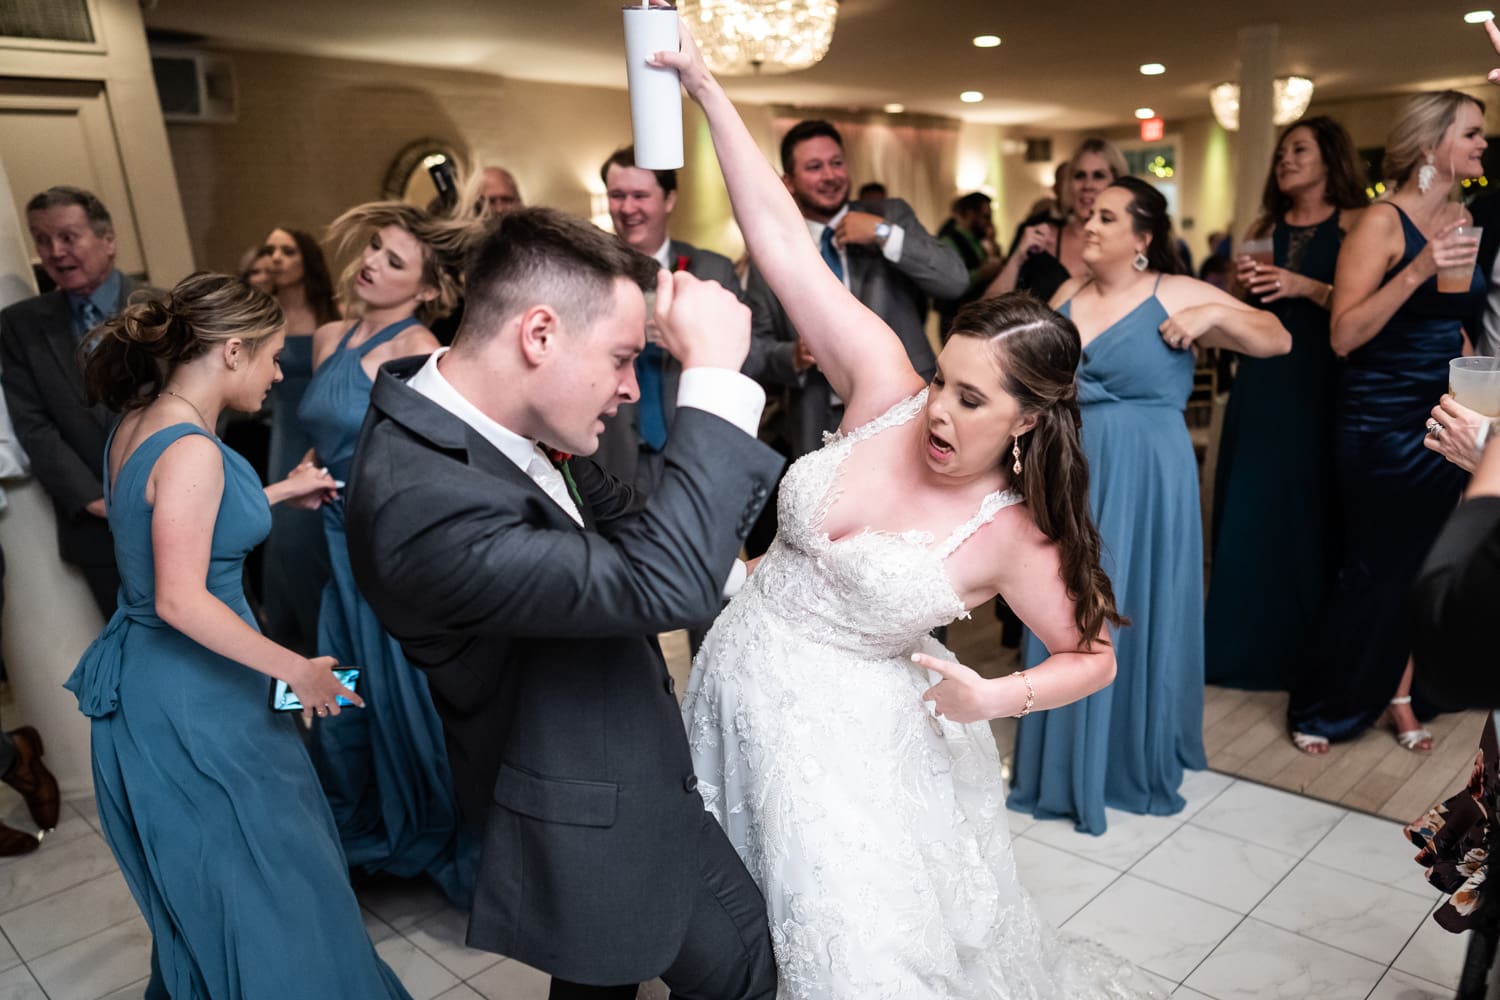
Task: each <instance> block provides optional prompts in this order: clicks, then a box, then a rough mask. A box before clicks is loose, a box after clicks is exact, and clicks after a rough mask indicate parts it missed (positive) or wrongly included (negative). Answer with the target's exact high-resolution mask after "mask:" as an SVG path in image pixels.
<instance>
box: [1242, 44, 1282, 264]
mask: <svg viewBox="0 0 1500 1000" xmlns="http://www.w3.org/2000/svg"><path fill="white" fill-rule="evenodd" d="M1276 36H1277V29H1276V26H1275V25H1274V24H1269V25H1261V26H1258V27H1253V28H1241V29H1240V31H1239V54H1240V135H1239V150H1238V152H1237V153H1236V155H1235V184H1234V191H1235V197H1234V238H1235V240H1236V241H1238V240H1240V239H1241V238H1242V236H1243V235H1244V233H1245V230H1247V229H1249V228H1250V225H1251V223H1253V222H1254V221H1255V219H1256V217H1257V216H1258V215H1259V214H1260V201H1261V194H1262V192H1263V191H1264V190H1265V183H1266V171H1267V169H1269V167H1270V163H1271V154H1272V153H1273V152H1274V151H1275V149H1276V125H1275V123H1274V122H1273V121H1272V120H1271V116H1272V114H1273V113H1274V91H1273V88H1274V87H1275V84H1274V82H1273V81H1274V80H1275V77H1276V45H1277V42H1276Z"/></svg>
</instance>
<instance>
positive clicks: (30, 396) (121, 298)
mask: <svg viewBox="0 0 1500 1000" xmlns="http://www.w3.org/2000/svg"><path fill="white" fill-rule="evenodd" d="M26 224H27V227H28V228H29V229H30V230H31V238H32V240H33V241H35V243H36V250H37V255H38V256H40V257H41V258H42V267H43V268H44V269H45V270H46V272H47V276H48V277H49V278H51V279H52V281H53V283H55V284H56V285H57V288H55V289H54V290H52V291H50V292H46V293H45V294H42V295H38V296H36V297H35V298H30V299H23V300H22V301H20V302H17V303H15V304H14V305H12V306H10V307H8V308H7V309H5V310H3V311H0V365H3V372H0V385H3V386H4V389H5V403H6V406H7V407H9V409H10V418H11V422H12V423H13V424H15V428H16V438H17V439H18V440H19V441H20V442H21V446H22V447H23V448H25V449H26V453H27V454H28V455H29V456H31V471H32V472H33V473H34V474H35V475H36V478H37V480H38V481H39V482H40V483H41V484H42V488H43V489H45V490H46V491H47V495H48V496H50V497H51V498H52V504H53V507H54V508H56V511H57V547H58V550H59V552H60V554H61V555H62V558H63V560H64V561H65V562H70V563H72V564H73V565H75V566H77V567H78V568H79V569H80V570H82V571H83V575H84V578H85V579H86V580H87V581H88V585H89V590H90V591H92V592H93V595H94V601H95V602H96V603H97V604H98V605H99V610H100V612H101V613H102V614H103V615H104V617H105V618H108V617H109V616H110V615H112V614H114V610H115V593H116V591H118V590H119V588H120V575H119V573H118V571H117V570H116V568H115V547H114V540H113V539H112V538H111V537H110V533H109V523H108V522H107V521H106V520H105V515H104V485H103V479H102V476H103V473H102V471H101V467H102V465H103V462H104V442H105V440H106V439H107V438H108V436H109V428H110V426H111V425H112V424H113V423H114V419H115V415H114V414H112V413H110V412H109V411H108V410H106V409H105V408H104V407H102V406H90V405H89V402H88V397H87V394H86V393H85V391H84V387H83V369H82V366H81V364H80V361H79V345H80V344H81V343H82V341H83V337H84V335H85V334H86V333H88V332H89V331H90V330H92V329H93V328H94V327H95V326H98V325H99V324H100V323H102V322H104V321H105V320H106V319H109V318H110V317H111V316H113V315H115V314H116V313H117V312H119V311H120V310H121V309H123V308H124V307H125V303H126V302H127V301H128V300H129V298H130V296H131V294H132V293H134V292H135V291H137V290H138V289H139V288H141V287H143V286H141V285H138V284H137V283H136V282H135V281H132V280H131V279H130V278H128V277H126V276H125V275H123V274H121V273H120V272H119V271H117V270H115V228H114V222H113V220H112V219H111V218H110V215H109V210H108V209H106V208H105V207H104V205H103V203H101V202H100V201H99V199H98V198H96V197H94V195H93V194H91V193H90V192H88V191H84V190H83V189H81V188H74V187H51V188H48V189H47V190H45V191H43V192H42V193H41V194H39V195H36V196H35V197H34V198H32V199H31V200H30V201H29V202H27V204H26Z"/></svg>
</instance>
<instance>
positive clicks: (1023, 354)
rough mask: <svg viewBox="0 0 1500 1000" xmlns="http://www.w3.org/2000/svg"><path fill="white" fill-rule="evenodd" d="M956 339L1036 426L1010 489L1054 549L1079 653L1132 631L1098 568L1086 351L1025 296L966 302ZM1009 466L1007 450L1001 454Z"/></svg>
mask: <svg viewBox="0 0 1500 1000" xmlns="http://www.w3.org/2000/svg"><path fill="white" fill-rule="evenodd" d="M952 336H955V337H978V338H981V339H983V340H986V341H988V342H989V345H990V347H991V348H992V349H993V350H994V351H995V353H996V355H998V357H999V360H1000V370H1001V373H1002V377H1003V380H1004V386H1005V391H1006V392H1008V393H1010V395H1011V396H1012V397H1014V398H1015V401H1016V402H1017V404H1019V405H1020V408H1021V414H1022V415H1023V416H1031V417H1035V418H1036V426H1035V427H1034V428H1032V430H1031V431H1030V432H1028V433H1026V434H1023V435H1021V438H1020V441H1019V444H1020V448H1021V471H1020V473H1019V474H1016V473H1012V474H1011V488H1012V489H1013V490H1015V491H1016V492H1018V493H1020V494H1021V496H1023V497H1024V498H1025V499H1026V505H1027V508H1028V509H1029V510H1030V511H1031V517H1032V519H1033V520H1034V521H1036V525H1037V527H1038V528H1040V529H1041V530H1042V534H1044V535H1046V536H1047V537H1048V538H1050V539H1052V541H1054V542H1056V543H1057V547H1058V549H1059V550H1060V554H1061V557H1062V558H1061V562H1062V566H1061V575H1062V580H1063V584H1064V585H1066V587H1067V588H1068V596H1069V597H1071V598H1072V599H1073V601H1074V606H1073V618H1074V621H1076V622H1077V624H1078V631H1079V632H1080V633H1082V636H1083V645H1084V648H1088V646H1089V645H1090V644H1092V643H1093V641H1094V640H1095V639H1097V638H1098V637H1099V635H1100V633H1101V632H1103V631H1104V625H1105V623H1106V622H1108V623H1109V624H1111V625H1115V626H1124V625H1129V624H1130V620H1129V619H1128V618H1126V617H1125V616H1123V615H1121V614H1120V612H1119V610H1118V609H1117V608H1116V607H1115V592H1114V587H1113V586H1112V585H1111V584H1110V582H1109V576H1108V575H1107V574H1106V573H1105V572H1104V570H1103V568H1102V567H1101V566H1100V565H1099V550H1100V541H1099V529H1098V528H1096V527H1095V526H1094V519H1093V517H1092V516H1090V514H1089V464H1088V459H1086V458H1085V457H1084V454H1083V442H1082V441H1081V440H1080V438H1079V431H1080V428H1081V427H1082V424H1083V420H1082V417H1081V416H1080V414H1079V412H1078V381H1077V377H1078V362H1079V360H1080V358H1081V357H1082V354H1083V344H1082V341H1081V340H1080V339H1079V336H1078V328H1077V327H1076V326H1074V325H1073V321H1072V320H1070V319H1068V318H1067V317H1066V316H1063V315H1061V314H1060V313H1057V312H1054V311H1053V310H1051V309H1049V308H1047V307H1046V306H1045V305H1043V304H1042V303H1040V302H1038V301H1037V300H1036V299H1034V298H1032V297H1031V296H1030V295H1028V294H1027V293H1025V292H1011V293H1010V294H1008V295H1002V296H1000V297H999V298H994V299H984V300H982V301H979V302H971V303H969V304H968V305H966V306H964V307H963V308H962V309H961V310H959V312H958V315H957V316H955V317H954V320H953V333H952ZM1005 460H1006V463H1007V464H1009V462H1010V461H1011V453H1010V450H1009V449H1007V450H1006V452H1005Z"/></svg>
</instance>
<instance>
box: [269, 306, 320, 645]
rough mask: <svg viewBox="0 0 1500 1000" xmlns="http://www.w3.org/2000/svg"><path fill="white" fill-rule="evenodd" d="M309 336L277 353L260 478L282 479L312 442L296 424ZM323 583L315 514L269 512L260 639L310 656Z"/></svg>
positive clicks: (280, 507) (308, 370)
mask: <svg viewBox="0 0 1500 1000" xmlns="http://www.w3.org/2000/svg"><path fill="white" fill-rule="evenodd" d="M312 342H313V339H312V336H311V335H310V334H307V335H299V336H292V335H288V336H287V338H286V343H285V345H284V346H283V347H282V349H281V381H280V382H277V383H276V384H275V385H273V386H271V449H270V455H269V456H268V457H267V460H266V478H267V479H268V480H270V481H271V482H275V481H276V480H278V479H282V478H284V477H285V476H286V475H287V474H288V473H290V472H291V471H292V469H293V468H294V467H295V466H296V465H297V463H299V462H301V461H302V456H303V455H305V454H307V449H309V448H311V447H312V441H310V440H308V437H307V435H306V434H305V433H303V431H302V427H301V425H300V424H298V423H297V407H298V406H299V405H300V404H301V402H302V394H303V393H304V392H306V391H307V383H308V382H310V381H311V380H312ZM327 582H328V543H327V542H326V541H325V540H324V538H323V520H322V518H321V517H320V516H319V515H318V512H317V511H315V510H301V509H299V508H297V507H293V506H291V505H289V504H284V503H283V504H277V505H276V506H275V507H272V508H271V535H270V537H269V538H267V539H266V548H265V567H264V570H263V571H262V573H261V609H262V610H263V611H264V613H265V616H266V634H267V635H269V636H270V637H271V638H272V639H275V640H276V641H277V642H279V643H281V644H282V645H283V646H290V647H291V648H293V649H296V650H297V651H299V652H302V653H311V652H312V651H313V648H314V647H315V646H316V644H317V638H318V601H319V599H320V598H321V596H322V594H323V585H324V584H325V583H327Z"/></svg>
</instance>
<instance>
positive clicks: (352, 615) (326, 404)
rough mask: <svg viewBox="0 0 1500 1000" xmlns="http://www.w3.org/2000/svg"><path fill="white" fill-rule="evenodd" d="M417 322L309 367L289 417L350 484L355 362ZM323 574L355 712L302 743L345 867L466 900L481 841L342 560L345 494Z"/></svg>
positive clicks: (365, 397) (335, 646)
mask: <svg viewBox="0 0 1500 1000" xmlns="http://www.w3.org/2000/svg"><path fill="white" fill-rule="evenodd" d="M414 323H416V319H415V318H408V319H405V320H402V321H400V322H397V323H393V324H391V325H390V326H388V327H386V328H385V329H383V330H381V331H379V332H378V333H376V334H375V335H374V336H373V337H371V338H370V339H369V340H367V341H365V342H364V343H363V344H361V345H359V346H358V347H356V348H349V347H348V346H347V344H348V341H349V337H350V335H352V334H353V332H354V330H355V327H353V326H351V327H350V328H349V331H348V332H347V333H345V334H344V338H343V340H341V341H340V342H339V346H338V349H337V350H336V351H334V352H333V354H332V355H330V356H329V358H328V359H327V360H326V361H324V362H323V364H322V365H321V366H320V367H319V368H318V370H317V371H316V372H314V373H313V377H312V382H311V383H309V384H308V387H307V391H306V392H305V393H304V394H303V396H302V403H301V405H300V406H299V407H298V410H297V416H298V418H299V419H300V420H301V422H302V426H303V429H304V430H306V432H307V434H308V436H309V437H310V438H311V439H312V441H313V446H314V448H315V449H316V450H317V454H318V460H319V461H320V462H322V463H323V464H324V465H325V466H327V467H328V471H329V472H330V473H332V475H333V477H334V478H335V479H340V480H345V481H347V480H348V478H349V470H350V467H351V466H352V465H353V461H354V450H355V447H356V446H357V445H358V443H359V430H360V427H361V425H362V424H363V423H364V419H365V411H366V410H368V409H369V406H370V391H371V389H372V388H373V384H372V383H371V381H370V377H369V376H368V375H366V374H365V371H364V369H363V368H362V367H360V360H361V359H362V358H363V357H364V356H365V355H366V354H368V353H369V352H370V351H373V350H374V349H375V348H376V347H379V346H380V345H381V344H384V343H386V342H388V341H390V340H391V339H392V338H394V337H396V336H397V335H398V334H400V333H401V332H402V331H403V330H405V329H406V328H407V327H409V326H411V325H412V324H414ZM322 512H323V530H324V533H325V534H326V536H327V538H328V557H329V565H330V568H331V574H330V576H329V580H328V584H327V586H325V587H324V589H323V602H322V607H321V610H320V612H319V614H318V652H319V653H320V654H322V655H325V656H333V657H337V658H338V661H339V662H340V663H349V664H353V665H355V666H358V667H361V668H362V669H363V673H362V674H361V675H360V678H359V687H358V691H359V694H360V695H361V696H362V697H363V698H364V699H365V709H364V711H361V712H343V713H340V714H339V715H337V716H330V717H328V718H321V719H318V720H317V721H316V722H315V723H314V726H313V733H312V740H311V744H310V749H311V751H312V758H313V763H314V765H315V766H316V767H317V769H318V776H319V777H320V778H321V779H322V781H323V789H324V791H325V792H326V793H327V795H328V802H329V805H331V806H332V807H333V815H334V818H335V819H336V820H337V821H338V828H339V836H340V838H341V839H342V841H343V845H344V852H345V853H346V854H347V855H348V856H349V864H350V865H353V866H357V867H361V868H363V869H365V870H366V871H370V872H376V871H380V872H388V873H390V874H392V875H397V876H400V877H402V878H414V877H416V876H418V875H422V874H426V875H428V876H430V877H431V878H432V879H433V881H434V882H436V883H437V885H438V886H439V888H441V889H442V890H443V892H444V894H445V895H447V896H448V898H449V899H450V900H452V901H453V902H454V903H455V904H456V905H459V906H467V905H468V903H469V901H470V898H471V896H472V893H473V885H474V876H475V872H476V869H477V867H478V860H479V859H478V849H477V844H475V843H473V842H471V840H470V838H468V837H461V836H460V834H459V817H458V804H457V800H456V798H455V796H454V793H453V778H452V775H451V773H450V771H449V768H448V751H447V749H446V747H445V745H444V742H443V726H442V723H441V722H440V721H439V719H438V715H437V709H436V708H434V707H433V704H432V695H431V693H430V692H429V691H428V687H427V678H426V676H425V675H424V674H423V673H422V672H421V671H420V670H418V669H416V668H415V667H413V666H412V665H411V664H409V663H408V662H407V661H406V657H405V656H404V655H402V652H401V645H400V644H399V643H398V642H397V641H396V640H395V639H392V638H391V637H390V636H389V635H388V634H387V633H386V631H385V629H384V627H382V626H381V624H380V619H378V618H377V617H376V616H375V612H374V610H373V609H372V608H371V607H370V605H369V604H368V603H367V602H366V601H365V599H364V597H363V596H361V594H360V592H359V589H358V587H357V586H356V585H355V582H354V571H353V569H352V568H351V567H350V563H349V543H348V539H347V538H346V537H345V535H344V504H343V500H342V498H340V499H338V500H335V501H333V502H332V503H328V504H324V505H323V508H322Z"/></svg>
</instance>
